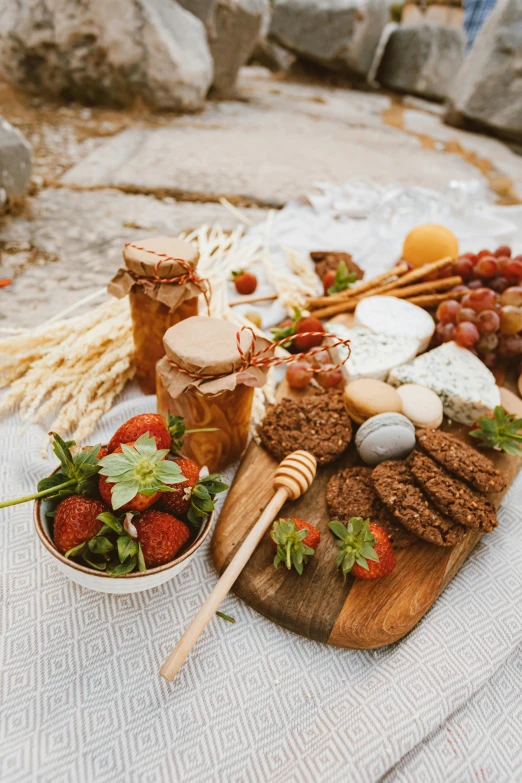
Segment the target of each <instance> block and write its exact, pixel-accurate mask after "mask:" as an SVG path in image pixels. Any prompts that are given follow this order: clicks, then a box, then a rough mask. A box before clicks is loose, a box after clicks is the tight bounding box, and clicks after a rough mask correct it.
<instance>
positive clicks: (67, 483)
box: [0, 479, 78, 508]
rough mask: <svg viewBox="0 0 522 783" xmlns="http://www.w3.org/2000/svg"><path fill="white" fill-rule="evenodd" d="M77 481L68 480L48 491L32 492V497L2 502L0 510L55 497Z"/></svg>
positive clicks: (26, 496)
mask: <svg viewBox="0 0 522 783" xmlns="http://www.w3.org/2000/svg"><path fill="white" fill-rule="evenodd" d="M77 483H78V481H77V480H76V479H69V481H64V483H63V484H58V485H57V486H54V487H49V489H42V491H41V492H34V493H33V494H32V495H25V496H24V497H23V498H16V499H15V500H4V501H3V503H0V508H7V507H8V506H17V505H19V504H20V503H28V502H29V501H30V500H38V498H45V497H47V495H55V494H56V492H59V491H60V490H62V489H67V487H72V486H73V484H77Z"/></svg>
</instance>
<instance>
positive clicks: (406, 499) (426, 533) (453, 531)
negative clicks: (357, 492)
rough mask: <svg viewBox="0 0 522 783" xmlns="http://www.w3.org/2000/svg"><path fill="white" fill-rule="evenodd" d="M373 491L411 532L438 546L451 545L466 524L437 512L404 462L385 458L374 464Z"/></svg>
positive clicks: (461, 535) (461, 533)
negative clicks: (378, 463) (385, 460)
mask: <svg viewBox="0 0 522 783" xmlns="http://www.w3.org/2000/svg"><path fill="white" fill-rule="evenodd" d="M372 482H373V486H374V487H375V491H376V492H377V494H378V495H379V497H380V499H381V500H382V502H383V503H384V505H385V506H386V508H387V509H388V511H391V513H392V514H393V515H394V516H395V517H396V518H397V519H398V520H399V522H400V523H401V524H402V525H404V527H406V528H407V529H408V530H410V531H411V532H412V533H413V534H414V535H416V536H418V537H419V538H423V539H424V540H425V541H429V542H430V543H432V544H437V545H438V546H453V544H456V543H457V542H458V541H460V540H461V539H462V538H463V536H464V534H465V533H466V528H465V527H463V526H462V525H459V524H458V523H457V522H453V521H452V520H451V519H449V517H446V516H444V515H443V514H440V513H439V512H438V511H437V510H436V508H435V507H434V506H433V505H432V504H431V502H430V501H429V500H428V498H427V497H426V496H425V495H424V493H423V492H422V490H420V489H419V488H418V487H417V486H415V482H414V480H413V475H412V473H411V471H410V469H409V467H408V466H407V465H406V463H404V462H400V461H398V460H388V461H387V462H381V464H380V465H377V467H376V468H374V470H373V473H372Z"/></svg>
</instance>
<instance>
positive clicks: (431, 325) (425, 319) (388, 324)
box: [355, 296, 435, 353]
mask: <svg viewBox="0 0 522 783" xmlns="http://www.w3.org/2000/svg"><path fill="white" fill-rule="evenodd" d="M355 324H356V325H357V326H364V327H366V329H369V330H370V331H371V332H374V333H375V334H386V335H390V336H394V337H410V338H411V337H415V338H416V339H417V340H418V342H419V349H418V351H417V353H422V352H423V351H425V350H426V349H427V347H428V346H429V344H430V341H431V338H432V337H433V332H434V331H435V322H434V320H433V318H432V317H431V315H430V314H429V313H427V312H426V310H423V309H422V307H419V306H418V305H415V304H412V303H411V302H406V301H405V300H404V299H397V298H396V297H394V296H368V297H367V298H366V299H361V301H360V302H359V304H358V305H357V307H356V308H355Z"/></svg>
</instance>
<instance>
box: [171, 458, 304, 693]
mask: <svg viewBox="0 0 522 783" xmlns="http://www.w3.org/2000/svg"><path fill="white" fill-rule="evenodd" d="M316 469H317V461H316V459H315V457H314V456H313V455H312V454H310V453H309V452H307V451H294V452H292V454H289V456H288V457H285V459H284V460H283V461H282V462H281V464H280V465H279V467H278V468H277V470H276V472H275V476H274V484H273V486H274V489H275V490H276V492H275V494H274V496H273V497H272V499H271V500H270V502H269V503H268V505H267V506H266V508H265V509H264V511H263V513H262V514H261V516H260V517H259V519H258V520H257V522H256V523H255V525H254V526H253V528H252V529H251V531H250V532H249V533H248V535H247V537H246V538H245V540H244V541H243V543H242V544H241V546H240V547H239V549H238V550H237V552H236V554H235V555H234V557H233V558H232V560H231V561H230V563H229V564H228V566H227V567H226V569H225V570H224V571H223V574H222V576H221V577H220V579H219V581H218V583H217V584H216V586H215V587H214V589H213V590H212V592H211V593H210V595H209V596H208V598H207V600H206V601H205V603H204V604H203V606H202V607H201V609H200V610H199V612H198V613H197V615H196V616H195V617H194V619H193V620H192V622H191V624H190V625H189V627H188V628H187V630H186V631H185V633H184V634H183V636H182V637H181V639H180V640H179V642H178V643H177V645H176V647H175V648H174V649H173V651H172V652H171V654H170V655H169V657H168V658H167V660H166V661H165V663H164V664H163V666H162V667H161V669H160V674H161V676H162V677H165V679H166V680H169V681H170V680H173V679H174V677H175V676H176V674H177V673H178V671H179V670H180V668H181V666H182V664H183V661H184V660H185V658H186V657H187V656H188V654H189V653H190V651H191V650H192V648H193V647H194V645H195V644H196V642H197V640H198V639H199V637H200V636H201V634H202V633H203V631H204V630H205V628H206V627H207V625H208V623H209V621H210V620H211V619H212V617H213V616H214V614H215V613H216V610H217V609H218V607H219V605H220V604H221V602H222V601H223V599H224V598H225V596H226V595H227V593H228V592H229V590H230V588H231V587H232V585H233V584H234V582H235V581H236V579H237V578H238V576H239V574H240V573H241V571H242V570H243V568H244V567H245V565H246V564H247V562H248V560H249V558H250V556H251V555H252V553H253V551H254V550H255V548H256V546H257V545H258V544H259V542H260V540H261V538H262V537H263V534H264V533H265V531H266V529H267V528H268V526H269V525H271V524H272V522H273V521H274V519H275V518H276V516H277V514H278V513H279V511H280V510H281V508H282V507H283V505H284V504H285V503H286V501H287V500H288V499H289V498H291V499H292V500H295V499H296V498H298V497H300V495H302V494H303V493H304V492H306V490H307V489H308V487H309V486H310V485H311V483H312V481H313V480H314V478H315V471H316Z"/></svg>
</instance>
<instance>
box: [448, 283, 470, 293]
mask: <svg viewBox="0 0 522 783" xmlns="http://www.w3.org/2000/svg"><path fill="white" fill-rule="evenodd" d="M450 291H454V292H455V293H459V294H460V293H462V294H463V293H464V292H467V291H469V288H468V286H467V285H464V283H462V284H461V285H454V286H453V288H450Z"/></svg>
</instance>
